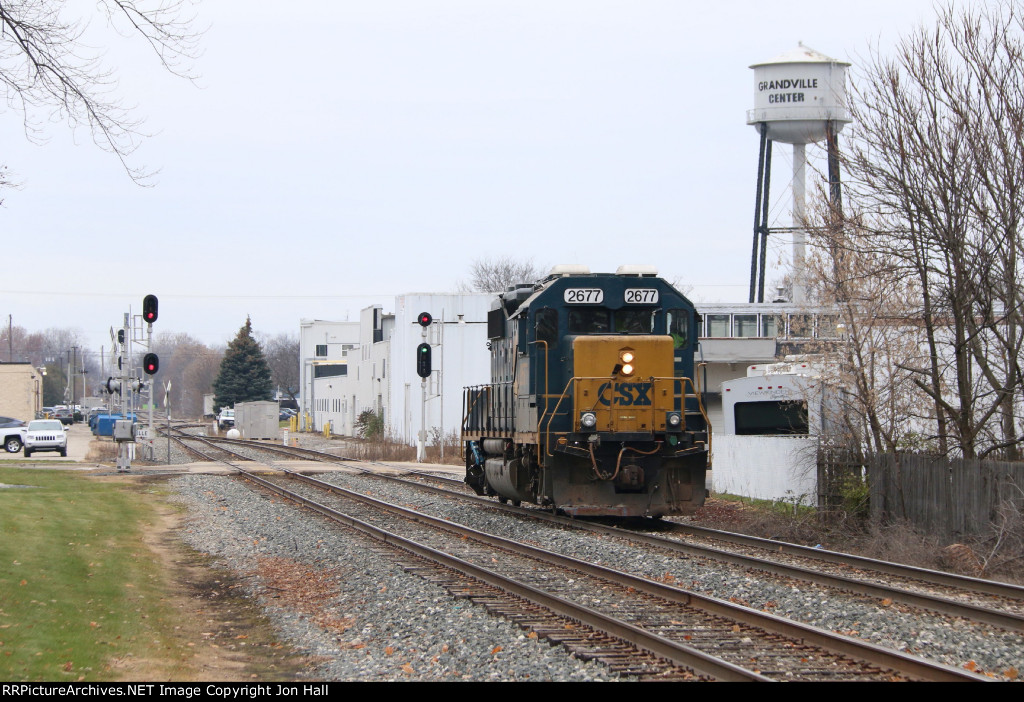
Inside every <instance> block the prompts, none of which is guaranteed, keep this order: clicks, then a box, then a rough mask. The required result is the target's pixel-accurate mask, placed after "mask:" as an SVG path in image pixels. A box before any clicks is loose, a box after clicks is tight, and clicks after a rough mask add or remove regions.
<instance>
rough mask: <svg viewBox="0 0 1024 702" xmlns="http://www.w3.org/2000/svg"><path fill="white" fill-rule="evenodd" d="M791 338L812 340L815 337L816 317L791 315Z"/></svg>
mask: <svg viewBox="0 0 1024 702" xmlns="http://www.w3.org/2000/svg"><path fill="white" fill-rule="evenodd" d="M789 336H790V338H796V339H810V338H811V337H812V336H814V316H813V315H810V314H791V315H789Z"/></svg>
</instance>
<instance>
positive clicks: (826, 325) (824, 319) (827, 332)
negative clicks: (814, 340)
mask: <svg viewBox="0 0 1024 702" xmlns="http://www.w3.org/2000/svg"><path fill="white" fill-rule="evenodd" d="M818 338H819V339H838V338H839V317H838V316H836V315H834V314H823V315H821V316H819V317H818Z"/></svg>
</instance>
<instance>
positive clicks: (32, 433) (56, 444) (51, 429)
mask: <svg viewBox="0 0 1024 702" xmlns="http://www.w3.org/2000/svg"><path fill="white" fill-rule="evenodd" d="M35 451H57V452H59V453H60V455H61V456H67V455H68V434H67V432H66V431H64V425H63V424H61V421H60V420H59V419H36V420H33V421H31V422H29V423H28V428H27V429H26V430H25V458H28V457H29V456H31V455H32V454H33V453H34V452H35Z"/></svg>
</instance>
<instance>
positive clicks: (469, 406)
mask: <svg viewBox="0 0 1024 702" xmlns="http://www.w3.org/2000/svg"><path fill="white" fill-rule="evenodd" d="M481 388H484V389H486V390H487V394H488V395H489V394H490V392H491V386H490V385H471V386H469V387H467V388H463V391H462V397H463V400H464V402H463V403H462V406H463V409H464V410H465V412H464V413H463V415H462V431H463V432H465V431H466V429H467V428H468V427H467V426H466V423H467V422H468V421H469V416H470V415H471V414H472V413H473V410H474V409H476V404H477V402H478V400H479V398H480V396H481V395H475V394H474V392H473V391H474V390H479V389H481Z"/></svg>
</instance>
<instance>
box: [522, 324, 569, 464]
mask: <svg viewBox="0 0 1024 702" xmlns="http://www.w3.org/2000/svg"><path fill="white" fill-rule="evenodd" d="M530 343H532V344H544V411H543V412H541V413H540V416H539V417H537V436H538V437H539V436H540V425H541V422H543V421H544V415H546V414H547V413H548V402H549V401H550V399H551V398H550V397H548V363H549V359H548V351H549V348H548V342H546V341H544V340H543V339H537V340H536V341H532V342H530ZM563 392H564V391H563ZM555 409H558V406H557V405H555ZM551 416H552V417H554V416H555V413H554V412H552V413H551ZM548 426H551V420H548ZM547 451H548V442H547V439H545V441H544V453H542V454H541V455H540V456H538V457H537V460H538V461H539V462H540V465H541V467H544V455H545V454H547Z"/></svg>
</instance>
